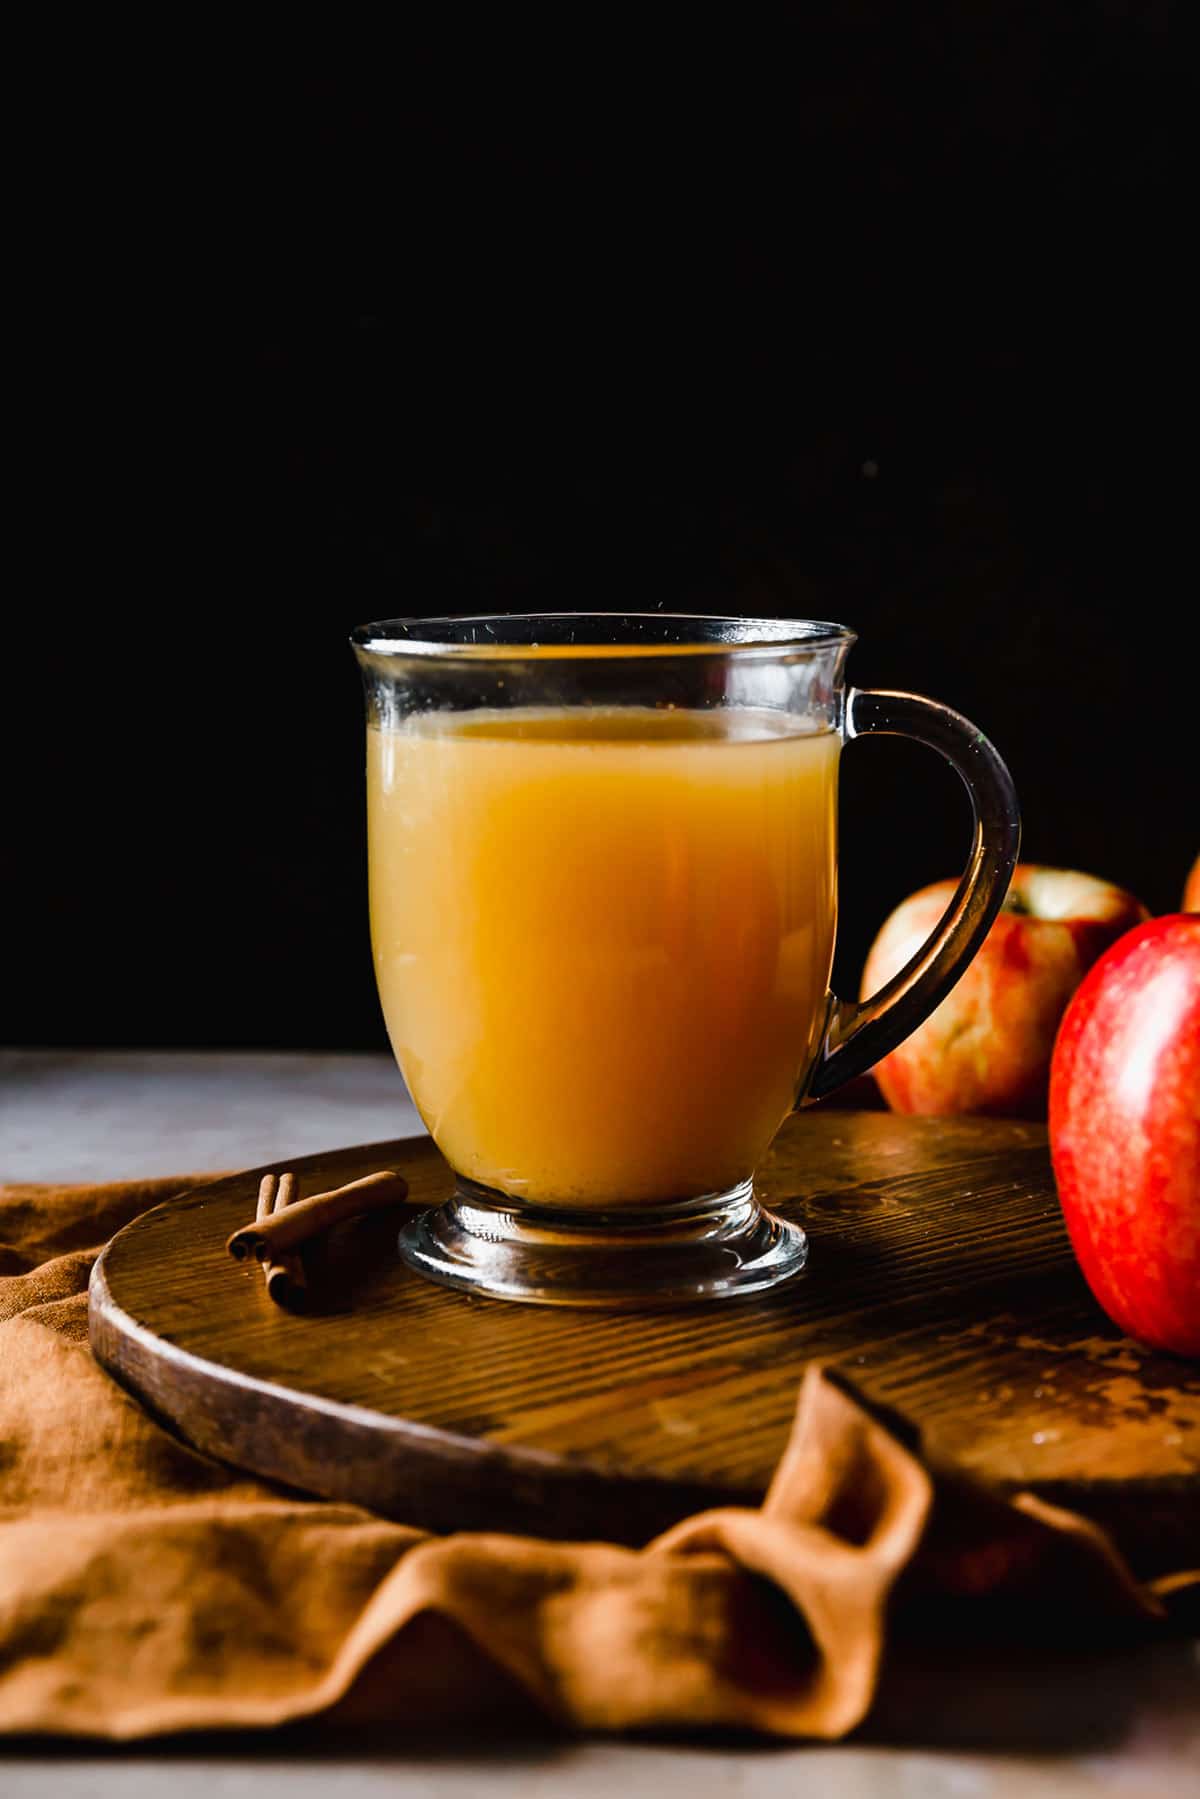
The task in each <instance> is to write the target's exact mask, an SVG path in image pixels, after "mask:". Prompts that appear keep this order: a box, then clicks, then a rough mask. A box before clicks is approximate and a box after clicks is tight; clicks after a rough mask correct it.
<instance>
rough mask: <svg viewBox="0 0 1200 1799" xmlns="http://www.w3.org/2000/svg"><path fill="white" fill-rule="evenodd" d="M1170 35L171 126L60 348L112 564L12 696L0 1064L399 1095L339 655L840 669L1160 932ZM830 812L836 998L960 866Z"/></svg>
mask: <svg viewBox="0 0 1200 1799" xmlns="http://www.w3.org/2000/svg"><path fill="white" fill-rule="evenodd" d="M561 17H565V15H560V18H561ZM1170 20H1171V15H1170V10H1169V9H1168V8H1167V7H1165V6H1161V5H1143V6H1136V5H1120V4H1102V3H1100V0H1091V3H1089V4H1081V5H1075V6H1066V5H1062V4H1057V3H1052V4H1046V5H1039V6H1025V7H1022V6H1015V5H1000V4H990V3H989V4H977V5H971V6H961V5H958V6H952V5H945V6H928V7H920V6H918V7H914V8H904V9H900V8H891V7H884V6H878V5H866V4H860V5H856V4H843V5H838V6H837V7H833V6H828V7H817V8H813V9H807V10H806V12H805V14H804V18H803V22H802V23H801V24H798V25H796V26H795V27H794V28H793V30H792V31H791V32H789V33H788V35H787V37H786V38H783V37H777V38H773V39H772V41H770V42H768V41H767V40H766V39H765V38H764V39H763V40H761V41H756V42H750V41H748V40H743V41H739V42H737V43H734V42H732V41H730V40H729V39H728V37H727V36H722V35H720V34H715V35H713V36H711V37H709V38H707V39H706V40H705V41H704V42H702V43H701V42H700V41H698V39H697V36H696V26H695V22H694V21H692V22H690V23H689V24H688V25H687V26H686V28H685V27H684V26H682V25H681V26H679V28H678V30H677V31H675V32H674V34H673V35H672V36H671V37H670V38H669V39H667V41H665V42H662V43H656V44H651V43H650V41H649V39H648V37H647V34H646V29H645V26H644V23H643V25H641V26H639V27H638V29H637V30H636V31H634V30H633V29H630V30H628V31H627V32H626V31H623V30H622V29H621V28H619V26H618V25H617V24H616V23H615V22H614V19H613V17H612V15H610V14H606V15H603V16H602V17H601V16H598V17H597V18H596V19H595V20H591V21H589V19H588V16H587V15H586V14H582V13H572V14H571V24H570V36H569V37H568V35H567V33H566V30H565V28H564V27H563V26H562V25H561V23H560V26H559V27H558V29H557V35H548V34H547V33H546V31H545V30H544V29H543V28H539V29H537V30H535V29H534V28H533V27H532V26H529V27H527V28H526V29H525V31H524V32H523V34H519V33H518V32H517V30H516V28H515V27H514V26H513V25H512V23H511V21H506V22H505V24H504V28H503V30H502V31H500V30H498V29H497V28H495V27H493V31H494V34H495V35H494V36H493V37H492V38H490V39H489V40H487V41H484V40H483V39H482V38H481V36H480V35H479V31H478V28H477V27H476V26H475V25H473V24H472V25H470V26H469V25H468V23H467V22H465V21H464V22H463V24H462V27H461V32H460V35H459V36H458V38H457V40H456V41H451V42H449V43H442V44H440V45H438V46H433V45H431V44H429V43H420V44H418V43H415V42H406V43H397V44H394V45H393V44H389V45H387V46H384V45H383V44H379V45H366V44H362V45H356V46H354V47H352V48H351V47H349V46H347V45H346V44H344V43H343V44H337V45H333V44H329V43H315V44H309V45H305V46H303V48H300V47H297V46H295V45H287V46H276V47H275V49H274V50H273V52H272V54H271V55H269V56H266V57H263V56H260V55H258V54H255V55H253V56H252V55H250V54H249V52H248V51H247V52H246V53H245V54H235V53H234V51H233V49H232V48H231V49H230V51H229V53H228V54H227V55H222V56H221V57H220V58H219V59H218V61H219V64H220V67H219V71H218V72H217V73H215V74H214V76H213V79H212V82H211V84H209V83H208V82H207V81H200V80H193V81H192V82H190V83H189V84H188V91H187V93H186V95H183V94H182V92H181V94H180V96H179V105H180V108H181V111H182V113H183V115H184V117H185V118H186V120H187V125H186V127H185V128H184V129H183V130H180V131H178V132H177V133H176V134H175V135H174V138H173V141H172V149H171V151H170V152H169V153H168V152H167V151H165V150H164V151H163V152H162V155H161V166H160V165H159V163H158V162H157V161H156V155H157V151H156V145H157V142H158V140H157V139H153V140H147V139H145V138H144V137H142V136H140V135H139V133H138V132H137V131H134V132H133V134H132V135H133V138H134V140H135V149H136V154H134V155H133V157H132V158H131V160H130V166H131V167H134V168H136V171H137V178H136V179H135V180H134V181H133V182H132V184H131V185H130V186H129V187H128V188H127V190H126V191H124V193H123V195H122V198H121V202H120V205H121V209H123V219H122V228H121V229H120V230H117V229H114V230H113V231H111V232H110V231H109V229H108V223H107V221H108V218H109V215H108V214H107V213H106V212H104V210H103V209H104V207H106V206H109V205H110V204H111V203H112V202H111V196H107V195H106V196H105V198H104V199H103V201H102V200H101V197H100V188H101V186H102V184H101V183H97V184H96V187H95V189H94V190H92V192H91V199H90V200H87V201H85V203H84V205H85V211H86V210H87V208H88V206H89V205H91V206H92V208H93V211H94V213H95V216H94V217H93V220H92V225H93V228H94V230H95V234H96V238H97V239H98V241H101V242H104V243H106V244H107V245H108V250H107V254H106V259H105V260H104V262H103V266H102V267H101V268H99V269H97V268H95V267H93V268H92V269H91V270H90V273H89V279H88V281H87V282H83V283H82V284H80V285H78V286H73V287H72V289H71V293H72V300H71V304H72V306H73V307H75V308H76V309H77V313H79V314H81V315H82V316H83V317H84V325H85V326H88V325H89V324H91V323H92V321H89V320H88V319H87V317H86V315H87V309H88V307H89V306H91V305H92V304H93V302H95V303H97V304H98V297H97V296H98V295H99V292H100V290H101V289H102V288H103V287H104V286H105V285H106V284H107V285H108V286H109V287H111V286H112V285H113V283H115V286H116V292H117V299H118V305H117V312H118V313H119V314H120V315H121V318H120V323H121V326H122V329H121V331H120V332H119V333H118V336H117V337H116V338H115V339H114V345H116V344H118V343H119V344H120V346H121V347H120V349H119V350H118V349H116V348H115V347H114V349H113V350H112V352H111V354H109V353H108V352H106V356H107V358H108V366H107V367H106V377H105V391H106V399H105V402H104V405H105V408H106V411H105V419H104V426H103V428H102V429H97V427H96V421H95V419H94V418H93V419H92V420H91V421H90V425H89V422H88V421H87V420H83V421H82V423H81V426H80V429H81V431H82V433H83V435H84V437H85V439H86V441H87V442H88V443H89V444H90V446H91V454H90V458H89V467H88V470H87V478H86V482H85V483H84V486H85V487H86V489H87V492H86V497H85V496H84V495H83V494H81V492H80V488H79V484H78V482H77V477H78V474H79V471H78V469H76V470H75V471H74V473H73V475H72V480H75V481H76V485H75V486H74V487H73V488H72V486H71V485H70V483H69V482H68V481H67V477H66V474H65V473H64V475H63V484H62V489H61V492H59V493H57V494H56V496H55V505H54V508H53V511H54V517H55V519H56V521H57V524H56V527H55V529H56V533H57V536H58V537H59V538H60V539H61V538H64V537H65V538H67V539H68V540H71V541H72V543H73V545H74V548H75V551H76V553H77V560H76V563H75V565H74V566H73V567H72V566H71V565H70V564H69V562H68V561H66V560H64V561H63V562H62V563H61V565H60V567H61V581H60V586H59V591H58V592H57V594H56V595H55V596H54V597H53V599H52V601H50V602H48V603H47V604H45V605H40V606H39V607H38V608H37V609H36V616H35V619H34V623H35V630H34V632H33V635H32V639H31V642H30V645H29V646H28V648H29V653H28V656H19V655H18V654H17V652H16V650H15V649H14V651H13V654H12V656H11V658H10V667H9V673H10V676H11V677H14V678H12V679H10V682H9V684H8V698H7V702H6V712H7V715H8V716H7V718H6V724H7V725H8V726H9V727H10V730H11V732H12V747H11V748H10V752H9V757H8V769H9V772H8V774H7V775H6V782H7V784H8V789H9V797H10V805H9V813H10V820H11V819H15V824H14V825H13V828H12V829H11V830H10V831H9V832H8V833H7V834H6V835H7V836H8V840H9V845H10V848H12V847H14V846H15V848H16V852H17V853H16V857H15V858H14V861H13V873H12V874H11V875H10V878H9V879H8V880H7V882H6V888H7V897H8V901H9V903H10V907H11V908H12V909H13V912H14V916H13V918H12V922H11V924H10V931H9V941H10V942H11V943H12V944H13V945H14V953H13V954H12V956H11V957H10V963H9V970H8V977H7V980H6V994H5V1013H6V1016H5V1017H4V1019H3V1021H2V1023H0V1030H2V1033H3V1036H4V1038H5V1039H6V1040H7V1041H9V1042H10V1043H27V1044H81V1045H82V1044H114V1045H117V1044H144V1045H154V1044H158V1045H172V1044H179V1045H185V1044H196V1045H201V1044H214V1045H216V1044H221V1045H297V1046H301V1045H303V1046H311V1047H332V1048H355V1047H377V1046H382V1045H383V1042H384V1038H383V1032H382V1026H381V1023H380V1020H379V1015H378V1008H377V1004H376V1000H375V995H374V988H373V982H372V975H371V968H370V958H369V948H368V939H367V928H366V903H365V870H364V850H363V819H362V808H363V795H362V742H361V731H362V720H361V702H360V696H359V690H358V683H357V675H356V672H355V669H354V666H353V661H352V658H351V655H350V652H349V650H348V648H347V646H346V637H347V633H348V631H349V630H350V628H351V627H352V626H353V625H354V624H357V623H359V622H361V621H363V620H365V619H368V618H379V617H387V616H392V615H397V614H408V615H419V614H421V613H423V612H444V611H456V610H457V611H469V610H496V611H503V610H516V609H527V608H532V609H536V608H542V607H545V608H549V609H572V610H574V609H613V610H635V609H643V608H652V607H656V606H664V607H665V608H667V609H669V610H687V611H729V612H735V613H741V614H754V615H771V616H797V617H803V616H816V617H824V618H836V619H839V620H842V621H843V622H845V623H848V624H850V625H852V626H854V627H855V628H856V629H857V630H858V631H859V633H860V638H861V641H860V643H859V645H858V646H857V647H856V649H855V651H854V653H853V656H852V659H851V665H850V674H851V678H852V679H853V680H854V681H856V682H857V683H858V684H859V685H864V686H867V685H886V686H901V687H910V688H914V689H916V690H918V691H922V692H926V693H930V694H932V695H934V696H936V697H938V698H940V699H943V700H946V701H948V702H949V703H951V704H952V705H955V706H957V707H958V708H959V709H960V710H962V711H965V712H966V713H967V714H968V715H969V716H970V717H972V718H973V719H974V720H975V721H976V723H978V724H979V725H980V726H982V727H983V729H984V730H986V731H987V732H988V734H989V735H990V736H991V737H992V738H993V740H994V741H995V742H996V744H997V745H998V746H999V748H1000V749H1001V751H1002V753H1004V754H1005V756H1006V757H1007V758H1008V760H1009V762H1010V765H1011V767H1012V770H1013V774H1014V776H1015V779H1016V782H1017V786H1018V790H1019V792H1020V795H1021V799H1022V804H1023V810H1024V815H1025V842H1024V854H1025V856H1026V858H1027V859H1029V860H1035V861H1043V862H1050V863H1057V864H1063V865H1067V866H1076V867H1081V868H1085V869H1088V870H1090V871H1091V872H1093V873H1096V874H1099V875H1104V876H1107V877H1110V878H1112V879H1114V880H1116V881H1117V882H1119V883H1121V884H1122V885H1125V886H1128V887H1130V888H1132V889H1133V890H1134V891H1136V892H1137V893H1139V894H1140V895H1141V897H1142V898H1143V899H1144V900H1145V901H1146V903H1147V904H1148V905H1149V906H1150V907H1151V909H1152V910H1154V911H1170V910H1174V909H1176V908H1177V906H1178V904H1179V902H1180V897H1181V894H1182V887H1183V881H1184V878H1185V875H1186V872H1187V868H1188V865H1189V864H1190V862H1191V860H1192V857H1193V856H1194V855H1195V853H1196V852H1197V850H1198V849H1200V816H1198V815H1197V807H1196V804H1195V794H1196V782H1195V777H1196V764H1195V756H1194V750H1193V747H1192V746H1193V743H1194V733H1193V731H1192V730H1191V721H1192V719H1193V717H1194V713H1195V702H1194V699H1193V698H1192V693H1193V686H1192V683H1191V680H1190V678H1189V675H1188V658H1187V656H1186V655H1185V654H1184V653H1183V651H1182V648H1181V639H1180V635H1179V633H1180V629H1181V626H1182V625H1183V623H1184V621H1185V619H1186V617H1187V613H1188V609H1189V605H1190V601H1189V599H1188V593H1189V587H1190V588H1194V576H1192V575H1191V573H1190V567H1189V565H1188V564H1187V563H1185V562H1183V561H1181V560H1179V559H1177V558H1176V557H1174V556H1173V555H1172V554H1171V553H1169V552H1168V549H1167V545H1168V544H1169V543H1170V542H1171V541H1172V540H1173V538H1174V537H1175V535H1176V532H1177V526H1176V521H1175V512H1176V510H1177V508H1178V507H1179V505H1180V504H1182V503H1183V500H1182V499H1181V495H1182V496H1184V498H1186V494H1185V490H1186V487H1187V482H1186V479H1185V480H1184V481H1182V482H1181V481H1179V479H1178V477H1177V475H1176V474H1175V473H1174V469H1175V455H1176V452H1175V451H1174V449H1173V447H1172V446H1173V445H1174V443H1175V441H1176V440H1177V439H1182V442H1183V444H1184V446H1185V447H1184V451H1183V454H1184V455H1187V454H1189V452H1188V451H1187V449H1186V420H1187V418H1188V417H1189V416H1190V413H1189V408H1188V406H1187V402H1186V399H1185V398H1183V397H1181V396H1183V395H1184V393H1185V382H1186V376H1187V354H1186V348H1187V346H1185V344H1184V341H1183V337H1184V334H1183V333H1182V332H1181V331H1180V329H1179V328H1178V325H1177V323H1176V321H1175V319H1174V317H1173V308H1172V305H1171V296H1172V293H1173V291H1174V288H1175V278H1174V277H1173V275H1172V274H1171V272H1170V268H1171V250H1172V246H1173V245H1174V244H1175V243H1176V242H1177V241H1178V240H1179V237H1180V234H1181V232H1182V230H1183V224H1182V219H1181V217H1180V216H1179V215H1178V213H1177V212H1176V211H1175V209H1174V207H1173V203H1172V201H1171V198H1170V172H1171V171H1170V164H1169V156H1168V150H1167V144H1168V140H1169V135H1170V132H1171V129H1172V114H1173V112H1174V110H1175V100H1176V94H1175V75H1174V72H1173V65H1174V62H1175V61H1176V60H1178V56H1179V51H1178V46H1177V45H1173V44H1172V42H1171V36H1170V31H1169V25H1170ZM174 103H175V95H174V93H173V91H167V92H164V91H163V90H162V87H161V84H160V87H159V90H158V91H157V93H156V95H155V98H154V111H155V114H156V116H157V117H159V118H160V119H161V117H162V115H163V114H164V113H169V112H170V111H171V110H172V108H173V106H174ZM121 110H122V109H121V106H119V105H116V104H114V105H113V106H112V107H108V108H102V109H101V114H102V116H101V117H100V118H99V120H98V122H97V124H96V130H97V131H98V133H99V145H100V149H101V151H102V150H103V144H104V134H105V132H106V131H108V130H111V132H112V133H113V135H114V136H120V135H121V132H122V129H123V128H122V125H121V123H120V120H119V118H118V115H119V114H120V112H121ZM180 139H186V143H185V144H183V145H182V147H181V146H180ZM96 142H97V140H96V137H95V136H94V135H93V136H88V137H87V138H86V139H85V138H84V137H83V136H81V137H80V138H79V139H77V140H76V142H75V144H74V146H73V148H72V149H71V150H70V152H69V153H68V160H70V159H71V158H72V157H74V158H75V159H76V160H77V162H78V163H79V165H80V168H81V171H83V170H84V169H85V165H86V164H87V161H88V158H89V157H90V156H91V155H92V154H93V153H94V151H95V149H96ZM172 156H177V157H178V163H177V165H176V166H173V165H172V162H171V157H172ZM84 186H85V190H86V182H85V183H84ZM97 220H102V221H103V222H102V223H101V224H99V225H98V224H97ZM76 273H78V271H76ZM139 280H141V281H142V285H141V286H140V287H139V285H138V283H139ZM147 282H148V285H147ZM135 291H137V292H140V294H141V296H142V298H141V300H140V302H139V304H138V305H136V306H135V305H133V304H132V300H131V296H132V295H133V293H134V292H135ZM147 293H149V295H150V296H151V300H152V303H151V302H150V301H147V299H146V295H147ZM100 336H101V334H100V333H99V332H96V331H95V330H92V331H91V335H90V342H91V345H92V348H93V349H95V348H96V344H97V340H98V339H99V338H100ZM89 353H90V352H89ZM88 404H89V402H88V400H87V399H86V397H85V396H82V395H81V396H77V405H78V408H79V409H82V410H83V411H85V412H86V410H87V407H88ZM68 423H69V418H68ZM110 423H111V426H112V429H111V433H110V431H109V425H110ZM130 439H132V440H133V442H132V443H131V442H130ZM93 531H94V536H93V535H92V533H93ZM11 641H12V640H11V639H10V644H11ZM843 796H844V798H843V818H844V826H843V830H844V844H843V857H842V890H843V891H842V928H841V940H840V947H839V957H838V976H839V982H840V984H841V985H842V987H843V988H844V989H849V988H850V987H852V986H853V985H854V983H855V981H856V979H857V975H858V970H859V968H860V967H861V962H862V958H863V956H864V954H865V951H866V948H867V945H868V944H869V941H870V938H871V936H872V934H873V932H874V930H875V929H876V928H877V926H878V924H879V923H880V922H881V921H882V919H883V917H884V916H885V914H886V912H887V911H888V910H889V909H890V907H891V906H892V905H893V904H894V903H895V902H896V901H897V900H898V899H899V898H900V897H902V895H903V894H905V893H906V892H908V891H909V890H910V889H912V888H913V887H916V886H918V885H921V884H922V883H924V882H925V881H926V880H930V879H934V878H936V877H938V876H941V875H943V874H945V873H949V872H952V871H953V870H955V869H956V868H957V867H958V865H959V863H960V861H961V859H962V854H963V850H964V847H965V843H966V830H967V820H966V807H965V801H964V800H963V798H962V796H961V792H960V791H959V790H958V788H957V783H956V781H955V778H954V777H953V776H952V775H951V774H949V773H948V772H945V771H944V770H942V769H941V767H940V766H939V765H938V764H936V762H934V760H933V759H932V758H930V757H928V755H927V753H924V752H920V751H918V750H916V749H912V748H909V747H908V746H905V745H902V744H893V743H891V742H881V743H871V744H863V745H859V746H856V747H855V748H854V749H853V750H852V751H851V752H850V753H849V754H848V755H847V757H846V759H845V764H844V776H843Z"/></svg>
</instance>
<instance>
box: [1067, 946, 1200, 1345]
mask: <svg viewBox="0 0 1200 1799" xmlns="http://www.w3.org/2000/svg"><path fill="white" fill-rule="evenodd" d="M1049 1124H1050V1153H1051V1159H1052V1162H1053V1166H1054V1176H1055V1181H1056V1183H1057V1186H1058V1195H1059V1202H1060V1204H1061V1206H1062V1210H1063V1218H1064V1220H1065V1222H1066V1226H1067V1231H1068V1233H1069V1235H1070V1238H1071V1244H1072V1247H1073V1248H1074V1251H1075V1254H1076V1256H1077V1257H1078V1260H1079V1265H1080V1268H1081V1269H1082V1271H1083V1275H1084V1278H1085V1280H1086V1281H1087V1283H1088V1286H1089V1287H1090V1288H1091V1290H1092V1292H1093V1294H1094V1295H1095V1297H1096V1299H1097V1301H1098V1302H1099V1304H1100V1305H1101V1306H1102V1307H1103V1309H1104V1310H1105V1312H1107V1314H1108V1316H1109V1317H1110V1318H1111V1319H1112V1320H1113V1322H1114V1323H1115V1324H1118V1325H1119V1326H1120V1327H1121V1329H1122V1330H1124V1331H1126V1332H1128V1334H1129V1335H1130V1336H1132V1337H1136V1338H1137V1339H1139V1341H1141V1342H1143V1343H1146V1344H1149V1345H1151V1346H1152V1347H1154V1348H1157V1349H1166V1350H1171V1351H1174V1352H1175V1353H1176V1354H1177V1355H1183V1356H1200V915H1198V914H1196V913H1171V914H1168V915H1166V916H1165V917H1161V918H1155V919H1152V920H1151V921H1150V922H1149V923H1147V924H1143V925H1140V926H1138V927H1136V928H1135V929H1134V930H1132V931H1130V932H1128V933H1127V934H1126V935H1125V936H1124V937H1122V938H1121V939H1119V940H1118V942H1117V943H1115V944H1114V945H1113V946H1112V947H1111V948H1110V949H1109V950H1108V951H1106V953H1105V954H1104V955H1103V956H1102V957H1101V958H1100V960H1099V961H1098V962H1097V963H1096V965H1095V966H1094V967H1093V968H1092V969H1091V971H1090V972H1089V974H1088V975H1087V976H1086V978H1085V979H1084V981H1083V982H1082V984H1081V986H1080V987H1079V990H1078V992H1077V993H1076V994H1075V996H1074V998H1073V999H1072V1001H1071V1004H1070V1005H1069V1007H1068V1008H1067V1012H1066V1014H1065V1016H1064V1018H1063V1022H1062V1027H1061V1029H1060V1031H1059V1035H1058V1039H1057V1041H1056V1043H1055V1047H1054V1056H1053V1064H1052V1069H1051V1080H1050V1109H1049Z"/></svg>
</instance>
